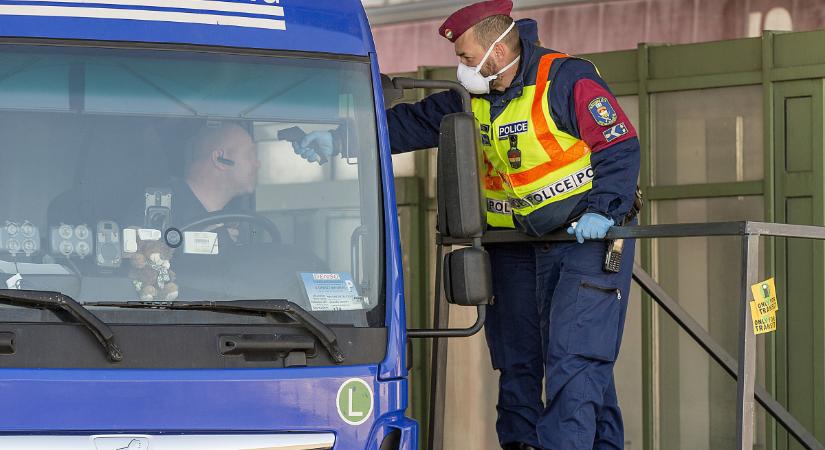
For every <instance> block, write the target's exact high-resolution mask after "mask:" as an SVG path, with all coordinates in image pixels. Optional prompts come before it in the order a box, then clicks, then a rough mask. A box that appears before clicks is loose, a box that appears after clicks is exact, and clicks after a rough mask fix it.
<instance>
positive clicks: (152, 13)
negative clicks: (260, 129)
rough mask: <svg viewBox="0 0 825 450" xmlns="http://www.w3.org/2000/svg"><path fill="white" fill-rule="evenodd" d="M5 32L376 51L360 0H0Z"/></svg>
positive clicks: (0, 33)
mask: <svg viewBox="0 0 825 450" xmlns="http://www.w3.org/2000/svg"><path fill="white" fill-rule="evenodd" d="M3 37H6V38H8V37H23V38H56V39H81V40H103V41H125V42H150V43H174V44H192V45H210V46H228V47H242V48H256V49H270V50H293V51H305V52H326V53H336V54H347V55H367V54H368V53H370V52H372V51H374V45H373V42H372V37H371V35H370V30H369V23H368V22H367V18H366V14H365V13H364V8H363V6H362V5H361V2H360V0H13V1H7V0H0V39H2V38H3Z"/></svg>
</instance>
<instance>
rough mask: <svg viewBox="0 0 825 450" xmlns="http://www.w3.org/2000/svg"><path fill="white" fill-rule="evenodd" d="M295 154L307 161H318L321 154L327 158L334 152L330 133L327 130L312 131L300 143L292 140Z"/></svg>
mask: <svg viewBox="0 0 825 450" xmlns="http://www.w3.org/2000/svg"><path fill="white" fill-rule="evenodd" d="M292 149H293V150H294V151H295V154H297V155H300V156H301V158H304V159H305V160H307V161H309V162H316V161H320V160H321V157H320V156H319V155H323V156H324V158H326V159H327V160H328V159H329V158H330V157H332V155H333V154H335V149H334V148H333V143H332V133H330V132H329V131H313V132H311V133H308V134H307V135H306V136H304V138H303V139H302V140H301V142H300V143H297V142H293V143H292Z"/></svg>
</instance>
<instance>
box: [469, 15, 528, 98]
mask: <svg viewBox="0 0 825 450" xmlns="http://www.w3.org/2000/svg"><path fill="white" fill-rule="evenodd" d="M514 26H516V22H515V21H513V23H511V24H510V26H509V27H507V29H506V30H504V33H501V36H499V37H498V39H496V40H495V42H493V43H492V44H491V45H490V48H488V49H487V53H485V54H484V57H483V58H481V62H480V63H478V65H477V66H475V67H470V66H468V65H466V64H463V63H458V72H457V73H456V76H457V77H458V82H459V83H461V85H462V86H464V87H465V88H466V89H467V90H468V91H470V93H471V94H488V93H489V92H490V83H492V82H493V80H495V79H497V78H498V76H499V75H501V74H502V73H504V71H505V70H507V69H509V68H510V67H513V65H514V64H516V63H517V62H518V60H519V59H520V58H521V56H516V59H514V60H513V61H512V62H511V63H510V64H507V65H506V66H504V68H503V69H501V70H499V71H498V72H496V73H495V74H493V75H490V76H488V77H485V76H484V75H482V74H481V67H482V66H484V62H485V61H487V58H489V57H490V53H492V52H493V47H495V46H496V44H498V43H499V42H501V40H502V39H504V36H507V33H509V32H510V30H512V29H513V27H514Z"/></svg>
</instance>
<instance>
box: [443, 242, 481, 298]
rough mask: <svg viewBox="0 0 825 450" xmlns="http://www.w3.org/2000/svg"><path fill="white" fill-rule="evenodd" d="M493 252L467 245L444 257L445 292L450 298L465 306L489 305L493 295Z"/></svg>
mask: <svg viewBox="0 0 825 450" xmlns="http://www.w3.org/2000/svg"><path fill="white" fill-rule="evenodd" d="M491 274H492V272H491V270H490V255H489V254H488V253H487V251H486V250H483V249H480V248H474V247H467V248H461V249H458V250H455V251H453V252H450V253H448V254H447V255H445V256H444V291H445V292H446V294H447V301H448V302H450V303H452V304H455V305H462V306H478V305H486V304H487V302H488V301H489V300H490V299H491V298H492V297H493V282H492V275H491Z"/></svg>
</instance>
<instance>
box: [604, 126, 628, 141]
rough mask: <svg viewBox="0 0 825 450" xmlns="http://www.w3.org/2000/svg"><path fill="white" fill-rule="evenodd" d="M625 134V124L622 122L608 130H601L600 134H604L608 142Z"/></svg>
mask: <svg viewBox="0 0 825 450" xmlns="http://www.w3.org/2000/svg"><path fill="white" fill-rule="evenodd" d="M626 134H627V126H625V124H624V122H622V123H620V124H618V125H616V126H615V127H613V128H610V129H609V130H604V131H602V135H604V140H605V141H607V142H608V143H609V142H613V141H615V140H616V139H618V138H620V137H622V136H624V135H626Z"/></svg>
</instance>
